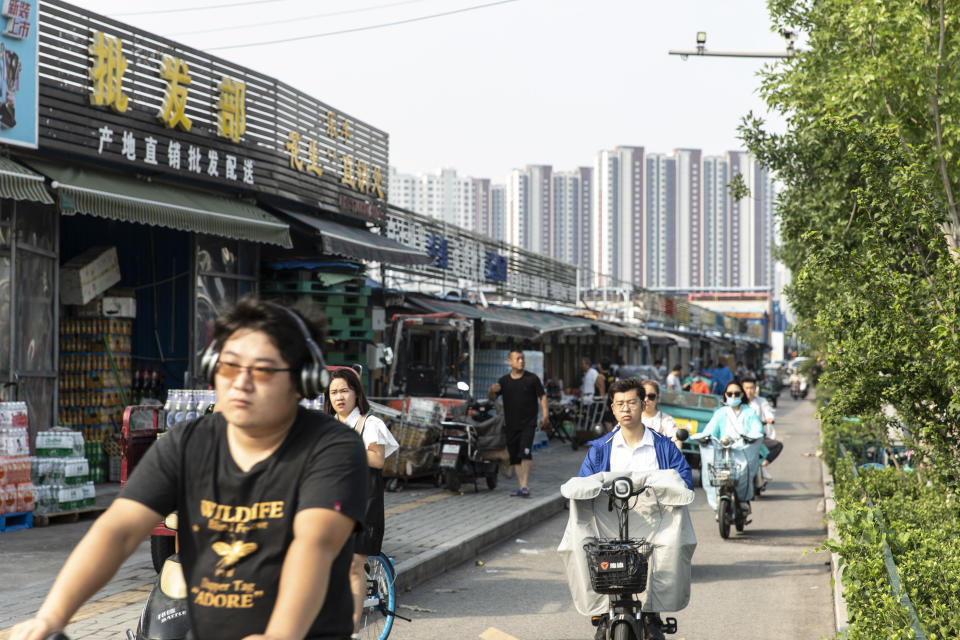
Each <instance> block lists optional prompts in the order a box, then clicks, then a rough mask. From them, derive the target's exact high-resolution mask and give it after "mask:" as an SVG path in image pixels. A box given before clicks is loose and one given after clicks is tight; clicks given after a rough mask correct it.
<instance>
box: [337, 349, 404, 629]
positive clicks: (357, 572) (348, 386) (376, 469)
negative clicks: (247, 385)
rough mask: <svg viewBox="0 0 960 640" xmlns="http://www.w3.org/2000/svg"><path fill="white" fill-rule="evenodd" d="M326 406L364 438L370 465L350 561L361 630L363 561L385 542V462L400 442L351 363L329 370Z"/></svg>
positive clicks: (355, 614)
mask: <svg viewBox="0 0 960 640" xmlns="http://www.w3.org/2000/svg"><path fill="white" fill-rule="evenodd" d="M324 409H325V410H326V412H327V413H329V414H331V415H333V416H335V417H336V418H337V420H339V421H340V422H342V423H344V424H345V425H347V426H348V427H350V428H351V429H354V430H355V431H356V432H357V433H358V434H360V437H361V438H363V446H364V447H365V448H366V450H367V465H368V466H369V468H370V473H369V477H368V480H367V489H368V493H367V510H366V515H365V516H364V521H363V531H362V532H361V533H360V534H359V535H358V536H357V537H356V542H355V544H354V548H353V563H352V564H351V565H350V589H351V591H352V592H353V632H354V634H355V635H356V633H357V632H358V631H359V627H360V613H361V610H362V608H363V598H364V596H365V595H366V592H367V577H366V573H365V572H364V570H363V564H364V562H366V560H367V556H370V555H376V554H378V553H380V545H381V544H382V543H383V529H384V520H385V518H384V513H383V511H384V507H383V472H382V469H383V464H384V461H385V460H386V459H387V458H388V457H389V456H390V455H392V454H393V453H394V452H395V451H396V450H397V449H398V448H399V445H398V444H397V441H396V440H395V439H394V437H393V434H391V433H390V430H389V429H387V425H385V424H384V423H383V420H381V419H380V418H378V417H376V416H375V415H372V414H370V403H369V402H368V401H367V396H366V394H365V393H364V392H363V384H362V383H361V382H360V375H359V374H358V373H357V372H356V371H354V370H353V369H350V368H348V367H340V368H337V369H335V370H334V371H332V372H331V374H330V384H329V385H328V386H327V390H326V391H325V392H324Z"/></svg>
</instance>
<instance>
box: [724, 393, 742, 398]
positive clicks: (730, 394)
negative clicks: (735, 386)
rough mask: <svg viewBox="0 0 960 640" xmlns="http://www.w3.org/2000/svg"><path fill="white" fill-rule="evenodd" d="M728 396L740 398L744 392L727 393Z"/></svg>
mask: <svg viewBox="0 0 960 640" xmlns="http://www.w3.org/2000/svg"><path fill="white" fill-rule="evenodd" d="M724 395H726V396H727V397H728V398H739V397H740V396H742V395H743V392H742V391H727V393H726V394H724Z"/></svg>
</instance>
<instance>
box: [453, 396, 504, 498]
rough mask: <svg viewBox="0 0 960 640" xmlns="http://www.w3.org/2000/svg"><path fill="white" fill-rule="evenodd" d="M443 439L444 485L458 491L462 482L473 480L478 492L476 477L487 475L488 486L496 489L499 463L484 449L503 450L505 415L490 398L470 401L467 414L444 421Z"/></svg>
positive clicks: (485, 476) (475, 489)
mask: <svg viewBox="0 0 960 640" xmlns="http://www.w3.org/2000/svg"><path fill="white" fill-rule="evenodd" d="M440 425H441V426H442V427H443V439H442V440H441V441H440V442H441V447H440V473H441V474H442V476H443V483H444V486H445V487H446V488H447V489H449V490H450V491H459V490H460V484H461V482H471V481H472V482H473V488H474V491H479V488H478V487H477V480H478V479H479V478H485V479H486V481H487V488H488V489H490V490H491V491H492V490H494V489H496V488H497V474H498V473H499V471H500V464H499V463H498V462H497V461H496V460H487V459H485V458H484V457H483V452H484V451H492V450H495V449H501V448H503V447H504V446H506V443H505V442H504V441H503V416H502V415H500V414H499V413H498V412H497V410H496V405H494V403H493V402H490V401H483V402H476V401H474V402H471V403H470V404H469V406H468V411H467V415H466V416H464V417H462V418H460V419H457V420H444V421H443V422H441V423H440Z"/></svg>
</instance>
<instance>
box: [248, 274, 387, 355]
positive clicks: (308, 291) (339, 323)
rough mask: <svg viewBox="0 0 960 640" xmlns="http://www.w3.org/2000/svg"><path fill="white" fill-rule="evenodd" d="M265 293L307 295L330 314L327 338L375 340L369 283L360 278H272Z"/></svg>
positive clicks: (264, 288)
mask: <svg viewBox="0 0 960 640" xmlns="http://www.w3.org/2000/svg"><path fill="white" fill-rule="evenodd" d="M263 290H264V293H268V294H274V295H278V294H279V295H281V296H284V297H288V296H293V297H297V298H299V297H307V298H309V299H310V301H311V302H314V303H317V304H319V305H320V307H321V308H322V309H323V311H324V313H325V314H326V316H327V327H328V331H327V338H328V339H330V340H344V341H369V340H373V320H372V319H371V317H370V293H371V290H370V287H368V286H366V285H364V284H363V283H362V281H361V280H357V281H353V282H343V283H341V284H336V285H332V286H324V285H323V283H321V282H317V281H314V280H273V281H269V282H265V283H263Z"/></svg>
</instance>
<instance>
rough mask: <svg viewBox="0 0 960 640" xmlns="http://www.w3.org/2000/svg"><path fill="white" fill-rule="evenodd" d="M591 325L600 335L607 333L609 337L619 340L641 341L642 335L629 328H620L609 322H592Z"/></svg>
mask: <svg viewBox="0 0 960 640" xmlns="http://www.w3.org/2000/svg"><path fill="white" fill-rule="evenodd" d="M592 323H593V326H595V327H596V328H597V330H598V331H600V332H601V333H609V334H610V335H614V336H620V337H621V338H634V339H636V340H642V339H643V334H642V333H640V332H639V331H638V330H636V329H632V328H630V327H621V326H620V325H616V324H610V323H609V322H603V321H602V320H593V321H592Z"/></svg>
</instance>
